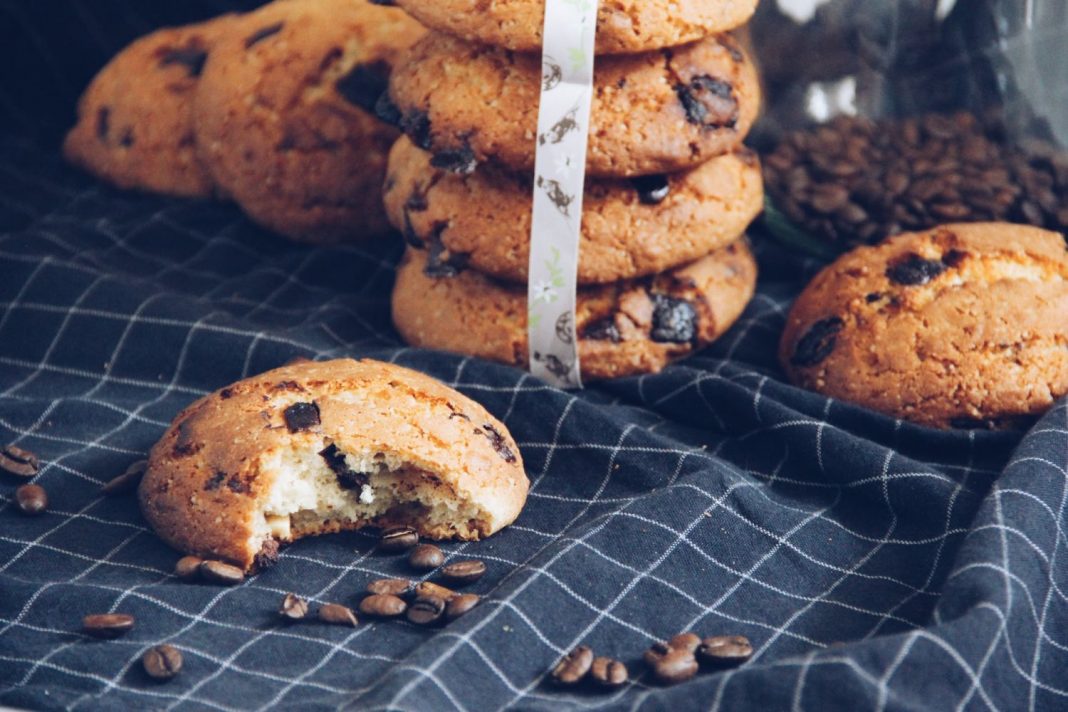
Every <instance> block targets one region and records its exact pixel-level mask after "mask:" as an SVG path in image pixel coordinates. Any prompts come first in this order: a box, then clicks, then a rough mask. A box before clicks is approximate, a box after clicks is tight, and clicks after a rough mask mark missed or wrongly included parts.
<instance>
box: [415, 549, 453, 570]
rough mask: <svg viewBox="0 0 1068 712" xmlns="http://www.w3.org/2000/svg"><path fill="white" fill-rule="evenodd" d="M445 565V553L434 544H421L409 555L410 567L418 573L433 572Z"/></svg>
mask: <svg viewBox="0 0 1068 712" xmlns="http://www.w3.org/2000/svg"><path fill="white" fill-rule="evenodd" d="M443 563H445V553H444V552H443V551H442V550H441V549H439V548H438V547H436V546H434V545H433V544H420V545H419V546H417V547H415V548H414V549H412V553H410V554H408V565H409V566H411V567H412V568H413V569H415V570H417V571H433V570H434V569H436V568H437V567H439V566H441V565H442V564H443Z"/></svg>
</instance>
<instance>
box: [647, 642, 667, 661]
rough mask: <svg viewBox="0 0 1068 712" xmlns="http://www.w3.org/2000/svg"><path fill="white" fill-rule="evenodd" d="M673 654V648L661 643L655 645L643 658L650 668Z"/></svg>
mask: <svg viewBox="0 0 1068 712" xmlns="http://www.w3.org/2000/svg"><path fill="white" fill-rule="evenodd" d="M670 652H671V646H670V645H668V643H667V642H666V641H661V642H659V643H653V645H652V646H650V647H649V649H648V650H646V651H645V654H644V655H643V656H642V657H643V659H644V660H645V662H646V664H648V665H649V666H650V667H654V666H655V665H656V664H657V663H659V662H660V661H661V660H663V659H664V658H665V657H667V656H668V654H669V653H670Z"/></svg>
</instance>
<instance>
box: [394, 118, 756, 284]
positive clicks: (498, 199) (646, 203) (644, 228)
mask: <svg viewBox="0 0 1068 712" xmlns="http://www.w3.org/2000/svg"><path fill="white" fill-rule="evenodd" d="M431 160H432V157H431V155H430V154H429V153H427V152H426V151H423V150H421V149H419V148H416V147H415V146H414V145H413V144H412V143H411V141H410V140H408V139H407V138H402V139H401V140H399V141H397V143H396V145H395V146H394V147H393V150H392V152H391V153H390V160H389V171H388V173H387V178H386V188H385V203H386V212H387V213H388V215H389V218H390V221H391V222H392V223H393V226H394V227H396V228H397V229H399V230H401V231H402V232H403V233H404V235H405V237H406V239H407V240H408V242H409V243H410V244H412V245H414V246H416V247H420V248H427V247H428V246H431V245H433V247H434V249H442V248H443V249H444V250H446V251H448V253H450V254H452V255H458V256H463V258H464V259H466V260H468V261H469V262H470V264H471V266H472V267H474V268H476V269H478V270H479V271H481V272H485V273H487V274H490V275H493V276H496V277H500V278H502V279H507V280H511V281H516V282H524V283H525V282H526V279H527V266H528V264H527V263H528V261H529V259H530V220H531V203H532V195H533V192H534V185H533V182H532V181H531V179H530V178H529V177H527V176H523V175H521V174H518V173H515V172H511V171H508V170H505V169H501V168H499V167H497V166H493V165H492V164H488V163H487V164H484V165H482V166H481V167H479V169H478V170H476V171H475V172H474V173H472V174H471V175H467V176H460V175H456V174H453V173H449V172H447V171H444V170H441V169H438V168H434V167H433V166H432V165H431ZM763 205H764V193H763V185H762V182H761V178H760V165H759V162H758V160H757V158H756V156H755V154H753V153H752V152H751V151H749V150H748V149H745V148H739V149H736V150H735V151H733V152H731V153H727V154H724V155H723V156H720V157H718V158H713V159H712V160H711V161H709V162H708V163H705V164H703V165H701V166H698V167H697V168H694V169H692V170H689V171H685V172H682V173H674V174H671V175H667V176H664V175H660V176H647V177H642V178H632V179H625V178H616V179H611V178H602V179H599V180H591V181H587V184H586V197H585V199H584V201H583V215H582V242H581V245H580V254H581V260H580V262H579V275H578V278H579V282H580V283H583V284H589V283H603V282H614V281H616V280H620V279H628V278H631V277H639V276H643V275H647V274H653V273H655V272H660V271H662V270H665V269H668V268H670V267H675V266H677V265H680V264H685V263H687V262H692V261H693V260H695V259H697V258H699V257H701V256H703V255H707V254H708V253H709V252H711V251H712V250H714V249H716V248H718V247H722V246H723V245H726V244H728V243H730V242H734V241H735V240H737V239H738V237H739V236H740V235H741V234H742V233H743V232H745V229H746V227H747V226H748V225H749V223H750V222H751V221H752V220H753V219H754V218H755V217H756V216H757V214H759V212H760V210H761V209H762V208H763Z"/></svg>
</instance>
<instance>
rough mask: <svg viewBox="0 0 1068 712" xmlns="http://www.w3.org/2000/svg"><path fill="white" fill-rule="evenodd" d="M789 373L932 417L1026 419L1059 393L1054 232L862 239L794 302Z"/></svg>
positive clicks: (949, 231) (946, 422) (1062, 365)
mask: <svg viewBox="0 0 1068 712" xmlns="http://www.w3.org/2000/svg"><path fill="white" fill-rule="evenodd" d="M780 358H781V361H782V364H783V367H784V368H785V369H786V371H787V373H788V374H789V376H790V379H791V380H792V381H793V382H794V383H795V384H797V385H800V386H802V387H804V388H808V389H811V390H814V391H818V392H820V393H823V394H825V395H828V396H832V397H834V398H840V399H842V400H846V401H850V402H853V403H857V404H859V405H862V406H865V407H868V408H872V409H874V410H878V411H881V412H883V413H887V414H890V415H893V416H896V417H899V418H903V419H906V420H911V421H914V422H916V423H920V424H923V425H929V426H934V427H940V428H954V427H955V428H1005V427H1013V426H1016V425H1019V424H1024V423H1027V422H1029V421H1030V420H1031V418H1032V417H1033V416H1037V415H1040V414H1041V413H1043V412H1044V411H1045V410H1047V409H1048V408H1049V407H1050V406H1051V405H1052V404H1053V402H1054V401H1055V400H1056V399H1057V398H1059V397H1061V396H1063V395H1065V394H1066V393H1068V253H1066V252H1065V249H1064V239H1063V238H1062V237H1061V236H1060V235H1059V234H1057V233H1053V232H1047V231H1045V230H1041V229H1038V228H1033V227H1029V226H1023V225H1012V224H1007V223H974V224H967V225H964V224H961V225H947V226H944V227H940V228H935V229H934V230H930V231H928V232H922V233H909V234H904V235H899V236H897V237H893V238H891V239H890V240H888V241H887V242H884V243H883V244H881V245H879V246H877V247H862V248H858V249H856V250H854V251H853V252H850V253H848V254H846V255H844V256H843V257H841V258H840V259H839V260H838V261H837V262H835V263H834V264H832V265H831V266H829V267H828V268H826V269H825V270H824V271H823V272H821V273H820V274H819V275H818V276H817V277H816V279H815V280H813V282H812V283H811V284H810V285H809V286H808V287H807V288H806V289H805V291H804V292H803V293H802V294H801V296H800V297H799V298H798V300H797V302H796V304H795V305H794V307H793V310H792V312H791V313H790V317H789V319H788V321H787V326H786V331H785V333H784V334H783V338H782V345H781V351H780Z"/></svg>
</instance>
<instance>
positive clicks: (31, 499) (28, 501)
mask: <svg viewBox="0 0 1068 712" xmlns="http://www.w3.org/2000/svg"><path fill="white" fill-rule="evenodd" d="M15 501H16V502H17V503H18V505H19V511H20V512H22V513H23V514H28V515H30V516H31V517H33V516H37V515H38V514H44V511H45V510H46V509H48V493H47V492H45V489H44V487H42V486H41V485H22V486H20V487H19V488H18V489H16V490H15Z"/></svg>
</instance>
